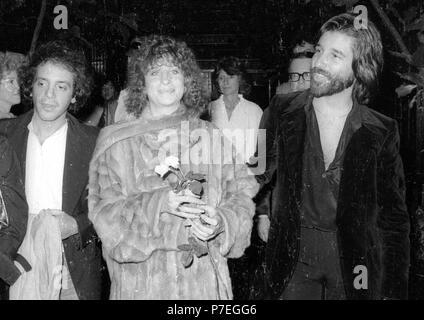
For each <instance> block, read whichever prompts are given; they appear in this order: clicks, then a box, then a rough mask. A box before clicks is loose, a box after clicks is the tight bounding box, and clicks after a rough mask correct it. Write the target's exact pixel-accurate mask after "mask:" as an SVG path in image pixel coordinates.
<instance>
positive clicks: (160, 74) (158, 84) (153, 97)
mask: <svg viewBox="0 0 424 320" xmlns="http://www.w3.org/2000/svg"><path fill="white" fill-rule="evenodd" d="M145 81H146V89H145V90H146V93H147V97H148V98H149V102H150V106H151V107H159V108H163V107H175V106H177V105H179V104H180V102H181V100H182V98H183V95H184V91H185V87H184V74H183V71H182V70H181V69H180V68H179V67H177V66H175V65H174V64H172V63H171V62H168V61H166V60H160V61H158V62H157V63H156V64H155V65H153V66H152V67H151V68H150V69H149V70H148V71H147V74H146V75H145Z"/></svg>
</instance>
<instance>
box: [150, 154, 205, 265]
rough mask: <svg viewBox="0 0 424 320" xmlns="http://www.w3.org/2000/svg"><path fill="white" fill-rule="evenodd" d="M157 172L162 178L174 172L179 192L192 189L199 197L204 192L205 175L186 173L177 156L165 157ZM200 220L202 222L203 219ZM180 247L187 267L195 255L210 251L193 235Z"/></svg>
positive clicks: (176, 189) (175, 189)
mask: <svg viewBox="0 0 424 320" xmlns="http://www.w3.org/2000/svg"><path fill="white" fill-rule="evenodd" d="M155 172H156V173H157V174H158V175H159V176H161V177H162V179H166V178H167V177H168V176H169V175H170V174H174V175H175V176H176V177H177V182H176V185H175V186H174V189H173V191H174V192H175V193H179V192H180V191H182V190H190V191H191V192H192V193H193V194H194V195H196V196H199V197H201V196H202V194H203V186H202V182H204V181H206V179H205V175H204V174H198V173H193V172H192V171H189V172H188V173H187V174H184V173H183V172H182V170H181V168H180V163H179V160H178V158H177V157H174V156H169V157H167V158H165V160H164V161H163V162H162V163H161V164H160V165H158V166H156V167H155ZM199 218H200V215H199ZM200 221H201V222H202V220H200ZM178 249H180V250H182V251H184V253H183V255H182V258H181V262H182V264H183V265H184V267H185V268H188V267H190V266H191V264H192V263H193V260H194V256H196V257H198V258H200V257H202V256H204V255H207V254H208V253H209V250H208V246H207V244H206V243H205V242H204V241H202V240H199V239H197V238H196V237H193V236H190V237H189V238H188V244H182V245H179V246H178Z"/></svg>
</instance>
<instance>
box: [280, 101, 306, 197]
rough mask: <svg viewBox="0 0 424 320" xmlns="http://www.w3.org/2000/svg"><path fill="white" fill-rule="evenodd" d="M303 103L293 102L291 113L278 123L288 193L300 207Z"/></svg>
mask: <svg viewBox="0 0 424 320" xmlns="http://www.w3.org/2000/svg"><path fill="white" fill-rule="evenodd" d="M304 105H305V101H304V100H303V99H301V101H299V100H297V101H296V100H295V101H293V102H292V103H291V104H290V106H289V109H292V108H295V110H294V111H293V112H288V113H283V115H282V119H281V121H280V125H281V132H282V139H283V144H284V148H283V150H281V151H282V152H283V153H284V154H283V159H284V161H285V162H286V165H287V171H288V178H289V181H290V184H289V185H290V193H291V194H292V195H293V196H294V197H295V199H296V203H297V204H298V205H300V195H301V186H302V156H303V145H304V141H305V131H306V114H305V110H304Z"/></svg>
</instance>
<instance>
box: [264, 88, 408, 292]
mask: <svg viewBox="0 0 424 320" xmlns="http://www.w3.org/2000/svg"><path fill="white" fill-rule="evenodd" d="M308 96H309V91H306V92H303V93H300V94H299V93H297V94H292V95H287V96H280V97H276V98H275V99H274V100H273V102H272V103H271V105H270V106H269V110H268V111H267V112H266V113H264V119H263V121H262V124H263V126H262V128H265V129H267V155H266V157H267V170H266V172H265V173H264V174H262V175H259V176H257V179H258V181H259V183H261V185H262V186H265V185H266V184H267V183H269V182H270V181H271V179H272V177H273V175H274V174H275V175H276V177H275V179H276V181H275V188H274V190H273V197H272V211H271V217H270V220H271V226H270V231H269V236H268V243H267V248H266V275H265V278H266V283H267V289H268V292H267V295H268V296H267V297H268V298H271V299H278V298H279V297H280V296H281V294H282V292H283V291H284V289H285V287H286V286H287V284H288V282H289V281H290V279H291V277H292V275H293V272H294V269H295V267H296V263H297V260H298V256H299V240H300V212H299V208H300V205H301V204H300V200H301V197H300V195H301V186H302V174H301V173H302V154H303V146H304V139H305V129H306V115H305V105H306V103H307V101H308ZM354 107H357V108H359V109H360V110H359V111H360V115H361V127H360V128H359V129H358V130H357V131H356V132H355V133H354V134H353V136H352V138H351V139H350V141H349V143H348V145H347V147H346V151H345V157H344V162H343V165H342V168H343V169H342V175H341V180H340V189H339V198H338V205H337V217H336V225H337V239H338V246H339V251H340V257H341V259H340V264H341V270H342V274H343V278H344V282H345V289H346V294H347V298H348V299H381V298H393V299H405V298H407V291H408V288H407V283H408V268H409V260H410V259H409V230H410V223H409V215H408V213H407V209H406V205H405V180H404V173H403V165H402V161H401V158H400V156H399V134H398V129H397V124H396V121H394V120H393V119H390V118H388V117H386V116H384V115H382V114H380V113H378V112H376V111H373V110H371V109H369V108H367V107H366V106H363V105H356V104H355V105H354ZM359 265H363V266H366V268H367V271H368V289H367V290H364V289H360V290H357V289H355V287H354V279H355V277H356V276H357V275H359V274H354V268H355V266H359Z"/></svg>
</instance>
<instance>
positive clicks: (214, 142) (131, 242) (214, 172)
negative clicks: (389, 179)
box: [88, 36, 258, 299]
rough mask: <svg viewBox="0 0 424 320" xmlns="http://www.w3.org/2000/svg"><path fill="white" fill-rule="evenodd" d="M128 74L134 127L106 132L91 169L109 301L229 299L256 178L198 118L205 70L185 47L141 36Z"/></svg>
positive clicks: (92, 209)
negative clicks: (232, 263) (232, 266)
mask: <svg viewBox="0 0 424 320" xmlns="http://www.w3.org/2000/svg"><path fill="white" fill-rule="evenodd" d="M128 74H129V79H128V88H127V90H128V92H129V94H128V97H127V100H126V108H127V112H129V113H131V114H132V115H134V118H135V120H132V121H128V122H121V123H117V124H114V125H112V126H110V127H107V128H104V129H103V130H102V132H101V134H100V136H99V138H98V140H97V146H96V150H95V152H94V156H93V159H92V161H91V164H90V183H89V200H88V201H89V218H90V220H91V221H92V222H93V224H94V227H95V229H96V231H97V233H98V235H99V236H100V238H101V241H102V245H103V255H104V258H105V260H106V262H107V266H108V270H109V275H110V278H111V294H110V298H111V299H232V290H231V280H230V277H229V274H228V267H227V258H237V257H240V256H241V255H242V254H243V252H244V250H245V249H246V247H248V246H249V244H250V243H249V241H250V232H251V228H252V217H253V215H254V211H255V206H254V203H253V201H252V197H253V196H254V195H255V194H256V192H257V190H258V186H257V183H256V181H255V178H254V176H253V175H250V174H249V172H248V169H247V167H246V166H245V165H244V164H243V160H242V159H241V158H239V157H237V155H235V154H234V153H233V151H232V150H234V148H232V147H231V145H230V144H229V143H228V141H226V143H223V138H222V135H221V132H220V131H219V130H218V129H217V128H215V127H213V125H211V124H210V123H208V122H204V121H202V120H199V118H198V115H199V113H200V111H201V110H200V109H201V108H202V107H203V106H204V103H203V101H202V97H201V96H202V95H201V77H200V69H199V67H198V65H197V63H196V61H195V58H194V55H193V53H192V51H191V50H190V49H189V48H188V47H187V46H186V44H185V43H184V42H178V41H176V40H174V39H172V38H169V37H163V36H150V37H146V38H144V39H143V41H142V46H141V48H140V50H138V51H136V52H134V54H133V56H132V57H130V62H129V68H128Z"/></svg>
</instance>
